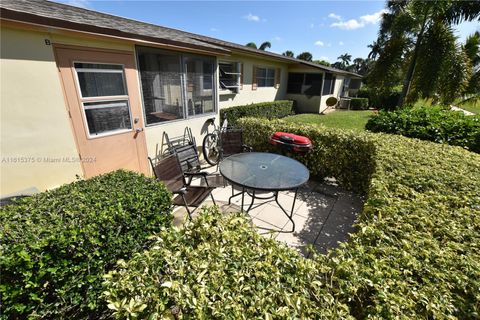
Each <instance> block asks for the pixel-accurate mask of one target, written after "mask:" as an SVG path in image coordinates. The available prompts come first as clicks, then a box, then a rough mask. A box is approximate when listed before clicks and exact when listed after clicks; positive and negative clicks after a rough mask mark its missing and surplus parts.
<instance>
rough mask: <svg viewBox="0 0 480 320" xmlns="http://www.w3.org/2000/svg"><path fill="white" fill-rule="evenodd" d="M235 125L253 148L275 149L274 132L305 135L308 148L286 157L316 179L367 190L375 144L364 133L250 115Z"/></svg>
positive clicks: (372, 167) (269, 150) (357, 189)
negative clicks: (329, 178) (301, 152)
mask: <svg viewBox="0 0 480 320" xmlns="http://www.w3.org/2000/svg"><path fill="white" fill-rule="evenodd" d="M238 125H239V126H240V127H241V128H243V129H244V137H245V143H246V144H248V145H250V146H252V148H253V150H255V151H264V152H278V151H279V149H277V147H276V146H272V145H271V144H270V143H269V138H270V136H271V135H272V133H274V132H275V131H282V132H290V133H294V134H298V135H301V136H306V137H309V138H310V140H311V141H312V144H313V150H312V151H310V152H309V153H307V154H306V155H299V154H294V153H292V154H289V156H290V157H292V158H294V159H296V160H298V161H300V162H302V163H303V164H305V165H306V166H307V167H308V169H309V170H310V174H311V175H313V176H316V177H317V178H324V177H335V178H337V180H338V181H339V183H340V184H342V185H343V186H344V187H345V188H347V189H349V190H354V191H357V192H360V193H364V192H366V191H367V189H368V184H369V181H370V177H371V176H372V174H373V172H374V169H375V161H374V154H375V146H374V143H373V142H372V141H371V139H369V136H368V134H366V133H361V132H356V131H349V130H339V129H330V128H325V127H320V128H319V127H318V126H309V125H299V124H296V123H287V122H285V121H282V120H272V121H265V120H263V119H254V118H244V119H241V120H240V121H239V122H238Z"/></svg>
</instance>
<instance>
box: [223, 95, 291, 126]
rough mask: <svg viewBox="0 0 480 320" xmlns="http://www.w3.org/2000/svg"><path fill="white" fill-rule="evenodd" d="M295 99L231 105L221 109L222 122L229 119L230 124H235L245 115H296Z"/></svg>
mask: <svg viewBox="0 0 480 320" xmlns="http://www.w3.org/2000/svg"><path fill="white" fill-rule="evenodd" d="M294 114H295V111H294V107H293V101H289V100H278V101H273V102H261V103H255V104H247V105H244V106H237V107H230V108H225V109H221V110H220V123H223V121H224V120H225V119H227V121H228V124H229V125H231V126H235V125H236V124H237V121H238V119H240V118H243V117H255V118H265V119H269V120H271V119H279V118H284V117H288V116H291V115H294Z"/></svg>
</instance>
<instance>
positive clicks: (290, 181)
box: [219, 152, 310, 191]
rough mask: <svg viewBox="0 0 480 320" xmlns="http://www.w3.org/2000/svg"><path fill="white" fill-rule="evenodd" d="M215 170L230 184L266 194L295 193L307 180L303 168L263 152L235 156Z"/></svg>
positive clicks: (221, 163)
mask: <svg viewBox="0 0 480 320" xmlns="http://www.w3.org/2000/svg"><path fill="white" fill-rule="evenodd" d="M219 169H220V173H221V175H222V176H224V177H225V179H227V180H228V181H230V182H232V183H233V184H236V185H239V186H243V187H246V188H251V189H257V190H267V191H281V190H291V189H295V188H298V187H300V186H301V185H303V184H304V183H305V182H307V181H308V179H309V178H310V172H309V171H308V169H307V167H305V166H304V165H303V164H302V163H300V162H298V161H297V160H294V159H291V158H288V157H285V156H282V155H279V154H274V153H265V152H245V153H238V154H235V155H233V156H230V157H227V158H225V159H224V160H223V161H222V162H220V166H219Z"/></svg>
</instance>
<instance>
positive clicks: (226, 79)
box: [218, 62, 242, 93]
mask: <svg viewBox="0 0 480 320" xmlns="http://www.w3.org/2000/svg"><path fill="white" fill-rule="evenodd" d="M218 68H219V74H220V79H219V82H220V89H221V90H228V91H229V93H238V89H239V88H240V80H241V79H240V77H241V75H242V74H241V70H240V68H241V67H240V63H238V62H219V63H218Z"/></svg>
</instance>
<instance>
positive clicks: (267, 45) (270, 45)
mask: <svg viewBox="0 0 480 320" xmlns="http://www.w3.org/2000/svg"><path fill="white" fill-rule="evenodd" d="M271 47H272V44H271V43H270V42H268V41H265V42H264V43H262V44H261V45H260V47H259V48H258V49H259V50H263V51H265V49H267V48H269V49H270V48H271Z"/></svg>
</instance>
